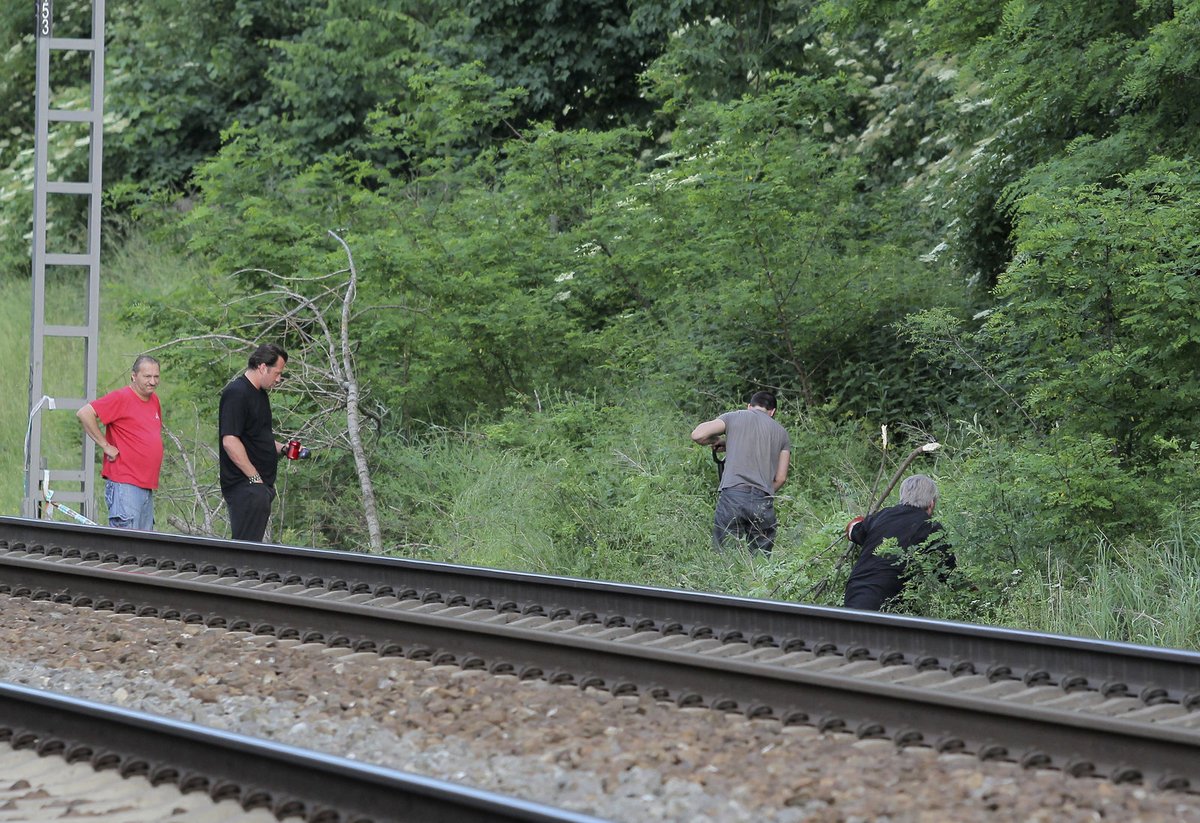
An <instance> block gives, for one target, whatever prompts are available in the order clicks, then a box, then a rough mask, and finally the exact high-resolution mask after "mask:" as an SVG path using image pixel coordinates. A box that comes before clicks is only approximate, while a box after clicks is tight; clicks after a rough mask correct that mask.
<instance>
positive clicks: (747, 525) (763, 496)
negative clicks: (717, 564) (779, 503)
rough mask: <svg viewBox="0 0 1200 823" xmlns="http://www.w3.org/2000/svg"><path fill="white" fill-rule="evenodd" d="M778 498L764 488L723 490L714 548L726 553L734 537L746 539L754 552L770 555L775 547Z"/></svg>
mask: <svg viewBox="0 0 1200 823" xmlns="http://www.w3.org/2000/svg"><path fill="white" fill-rule="evenodd" d="M778 525H779V521H777V520H776V519H775V502H774V498H772V497H771V496H770V495H768V494H767V493H766V492H764V491H762V490H761V489H754V488H749V487H746V486H737V487H734V488H731V489H722V490H721V494H720V496H719V497H718V498H717V511H716V514H715V515H714V517H713V547H714V548H716V550H717V551H723V550H724V549H725V547H726V544H727V543H728V541H729V540H730V538H743V539H745V541H746V544H747V545H748V546H749V547H750V549H751V550H752V551H759V552H762V553H763V554H770V553H771V547H772V546H774V545H775V531H776V529H777V528H778Z"/></svg>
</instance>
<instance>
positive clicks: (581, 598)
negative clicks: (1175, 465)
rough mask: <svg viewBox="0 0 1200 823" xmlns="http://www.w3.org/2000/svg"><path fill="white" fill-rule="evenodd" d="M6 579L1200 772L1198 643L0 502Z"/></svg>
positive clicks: (820, 720)
mask: <svg viewBox="0 0 1200 823" xmlns="http://www.w3.org/2000/svg"><path fill="white" fill-rule="evenodd" d="M0 590H2V591H7V592H10V593H13V594H19V595H25V596H30V597H34V598H36V599H55V600H59V601H61V602H71V603H74V604H75V605H80V606H88V605H90V606H99V607H103V608H112V609H114V610H116V611H118V612H129V613H135V614H144V615H155V616H160V617H167V618H173V619H179V620H183V621H185V622H193V623H204V624H206V625H209V626H221V627H225V628H231V629H240V630H246V631H252V632H254V633H256V634H271V635H275V636H277V637H280V638H293V637H294V638H298V639H304V640H308V641H314V640H317V641H321V642H325V643H328V644H330V645H333V646H347V647H350V648H354V649H356V650H359V651H373V652H377V653H379V654H383V655H403V656H407V657H411V658H416V659H426V660H430V661H432V662H435V663H442V664H448V663H453V664H454V665H458V666H461V667H463V668H465V669H486V670H489V671H492V672H496V673H502V674H516V675H517V676H519V677H523V678H541V679H545V680H549V681H550V682H556V683H573V684H575V685H578V686H580V687H583V688H603V689H606V690H608V691H610V692H612V693H613V694H617V695H621V694H650V695H652V696H654V697H655V698H657V699H660V700H671V701H674V702H675V703H677V704H679V705H682V706H708V707H711V708H714V709H719V710H723V711H726V712H729V711H738V712H742V713H744V714H745V715H746V716H748V717H775V718H778V719H779V720H781V721H782V722H784V723H804V724H809V725H813V726H816V727H817V728H819V729H823V730H833V729H837V730H848V731H852V732H854V733H856V734H857V735H858V736H859V737H862V738H887V739H890V740H891V741H892V742H893V743H894V744H896V745H897V746H927V747H931V748H934V749H937V750H939V751H962V752H970V753H973V754H974V755H976V756H977V757H979V758H981V759H985V760H986V759H999V760H1011V761H1015V762H1019V763H1021V764H1023V765H1025V766H1031V767H1043V768H1057V769H1061V770H1063V771H1065V772H1068V773H1071V774H1077V775H1096V776H1103V777H1107V778H1110V779H1112V780H1114V781H1118V782H1143V783H1147V784H1150V785H1154V786H1158V787H1162V788H1172V789H1182V790H1193V791H1194V790H1195V789H1196V788H1197V787H1200V758H1198V757H1197V756H1196V755H1197V754H1198V753H1200V731H1198V727H1200V711H1197V709H1198V704H1200V696H1198V695H1200V655H1196V654H1194V653H1189V652H1182V651H1173V650H1163V649H1148V648H1143V647H1136V646H1130V645H1125V644H1116V643H1105V642H1098V641H1089V640H1082V639H1075V638H1063V637H1052V636H1046V635H1038V634H1031V633H1025V632H1015V631H1008V630H1002V629H995V628H989V627H981V626H969V625H960V624H946V623H941V622H937V621H927V620H919V619H911V618H902V617H895V616H886V615H873V614H863V613H854V612H847V611H845V610H838V609H825V608H817V607H809V606H800V605H794V604H783V603H771V602H765V601H755V600H747V599H739V598H729V597H721V596H715V595H705V594H695V593H686V592H677V591H663V590H655V589H649V588H644V587H636V586H622V585H616V584H607V583H597V582H591V581H580V580H564V579H561V578H549V577H544V576H538V575H528V574H517V573H510V572H497V571H492V570H480V569H464V568H462V567H453V566H444V565H439V564H432V563H421V562H414V561H405V560H397V559H389V558H378V557H369V556H364V555H355V554H345V553H336V552H321V551H316V550H308V549H292V548H286V547H278V546H258V545H253V544H242V543H236V542H232V541H221V540H206V539H196V538H184V537H177V536H168V535H157V534H135V533H129V532H119V531H116V530H110V529H103V528H83V527H76V526H73V525H66V524H48V523H42V522H37V521H26V520H19V519H13V518H0Z"/></svg>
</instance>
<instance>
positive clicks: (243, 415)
mask: <svg viewBox="0 0 1200 823" xmlns="http://www.w3.org/2000/svg"><path fill="white" fill-rule="evenodd" d="M286 366H287V352H286V351H284V350H283V348H282V347H281V346H277V345H275V344H274V343H264V344H263V345H261V346H259V347H258V348H257V349H255V350H254V353H253V354H251V355H250V359H249V361H248V363H247V368H246V371H245V372H244V373H242V374H240V375H238V376H237V377H236V378H234V379H233V380H232V381H231V382H230V383H229V385H227V386H226V387H225V388H224V390H223V391H222V392H221V406H220V417H219V421H220V422H219V426H220V444H219V445H220V448H219V449H218V450H217V451H218V452H219V454H220V456H221V495H222V496H223V497H224V498H225V505H226V506H228V507H229V527H230V530H231V531H232V533H233V539H234V540H253V541H256V542H257V541H261V540H262V538H263V534H265V533H266V530H267V520H268V519H269V518H270V517H271V503H272V502H273V501H274V500H275V470H276V467H277V464H278V461H279V453H280V452H281V451H282V450H283V449H284V444H283V443H279V442H276V440H275V435H274V433H273V432H272V430H271V399H270V397H268V396H267V391H268V390H269V389H273V388H275V387H276V386H278V385H279V382H280V381H281V380H282V379H283V370H284V368H286Z"/></svg>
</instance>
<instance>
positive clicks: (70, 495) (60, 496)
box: [51, 488, 84, 508]
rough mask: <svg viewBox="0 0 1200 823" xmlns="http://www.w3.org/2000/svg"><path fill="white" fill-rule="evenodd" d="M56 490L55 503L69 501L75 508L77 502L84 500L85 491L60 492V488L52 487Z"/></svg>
mask: <svg viewBox="0 0 1200 823" xmlns="http://www.w3.org/2000/svg"><path fill="white" fill-rule="evenodd" d="M51 491H53V492H54V502H55V503H69V504H71V507H72V508H74V507H75V504H77V503H82V502H83V501H84V495H83V492H60V491H59V490H58V489H53V488H52V489H51Z"/></svg>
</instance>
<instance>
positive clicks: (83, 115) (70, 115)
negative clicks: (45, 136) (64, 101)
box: [46, 109, 96, 123]
mask: <svg viewBox="0 0 1200 823" xmlns="http://www.w3.org/2000/svg"><path fill="white" fill-rule="evenodd" d="M46 119H47V120H52V121H55V122H64V121H65V122H70V123H86V122H89V121H95V119H96V113H95V112H94V111H92V110H91V109H83V110H80V109H50V110H49V111H47V112H46Z"/></svg>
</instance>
